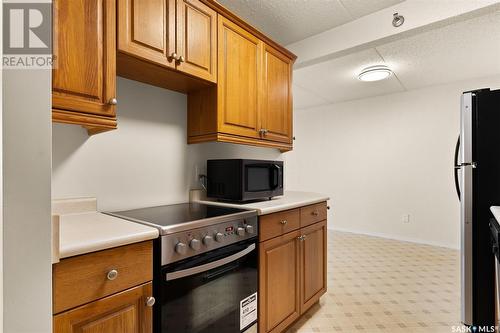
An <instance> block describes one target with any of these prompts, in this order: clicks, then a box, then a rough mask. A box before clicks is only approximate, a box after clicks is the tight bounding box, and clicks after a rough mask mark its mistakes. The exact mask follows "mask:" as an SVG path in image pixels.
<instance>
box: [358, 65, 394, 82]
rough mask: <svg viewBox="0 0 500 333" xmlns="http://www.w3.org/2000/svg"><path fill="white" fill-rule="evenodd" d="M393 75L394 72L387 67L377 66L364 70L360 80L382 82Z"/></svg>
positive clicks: (360, 74)
mask: <svg viewBox="0 0 500 333" xmlns="http://www.w3.org/2000/svg"><path fill="white" fill-rule="evenodd" d="M391 75H392V71H391V69H390V68H389V67H387V66H386V65H376V66H370V67H366V68H364V69H363V70H362V71H361V72H360V73H359V74H358V79H359V80H360V81H365V82H373V81H380V80H383V79H387V78H388V77H389V76H391Z"/></svg>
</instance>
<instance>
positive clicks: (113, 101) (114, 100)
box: [108, 97, 118, 105]
mask: <svg viewBox="0 0 500 333" xmlns="http://www.w3.org/2000/svg"><path fill="white" fill-rule="evenodd" d="M108 103H109V104H110V105H116V104H118V100H117V99H116V98H115V97H113V98H111V99H110V100H109V101H108Z"/></svg>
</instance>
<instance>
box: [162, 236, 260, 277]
mask: <svg viewBox="0 0 500 333" xmlns="http://www.w3.org/2000/svg"><path fill="white" fill-rule="evenodd" d="M253 250H255V244H251V245H249V246H248V247H247V248H246V249H244V250H242V251H240V252H238V253H235V254H233V255H230V256H229V257H226V258H222V259H219V260H216V261H212V262H209V263H208V264H204V265H200V266H196V267H192V268H188V269H183V270H181V271H177V272H172V273H167V274H166V279H167V281H172V280H176V279H180V278H183V277H186V276H191V275H195V274H199V273H202V272H205V271H209V270H211V269H214V268H217V267H220V266H224V265H226V264H229V263H230V262H233V261H236V260H238V259H240V258H243V257H244V256H246V255H247V254H249V253H250V252H252V251H253Z"/></svg>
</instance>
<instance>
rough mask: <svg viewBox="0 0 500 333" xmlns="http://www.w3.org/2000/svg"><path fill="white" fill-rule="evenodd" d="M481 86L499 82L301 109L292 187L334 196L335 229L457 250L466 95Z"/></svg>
mask: <svg viewBox="0 0 500 333" xmlns="http://www.w3.org/2000/svg"><path fill="white" fill-rule="evenodd" d="M483 87H491V88H494V87H500V77H490V78H484V79H477V80H471V81H467V82H458V83H453V84H449V85H443V86H434V87H428V88H424V89H420V90H414V91H408V92H404V93H397V94H391V95H386V96H379V97H374V98H367V99H362V100H356V101H350V102H345V103H340V104H333V105H328V106H322V107H317V108H312V109H307V110H299V111H296V112H295V123H294V126H295V136H296V137H297V141H296V142H295V149H294V151H293V152H292V153H291V154H290V155H289V156H287V161H288V166H289V167H288V182H289V188H296V189H304V190H311V191H319V192H323V193H326V194H328V195H329V196H330V197H331V199H332V200H331V203H330V205H331V207H332V208H333V209H332V210H330V211H329V227H330V228H336V229H341V230H347V231H353V232H359V233H368V234H373V235H379V236H385V237H389V238H396V239H403V240H410V241H417V242H423V243H429V244H436V245H441V246H446V247H452V248H458V247H459V202H458V199H457V195H456V193H455V187H454V179H453V172H452V171H453V154H454V147H455V143H456V140H457V136H458V134H459V121H460V120H459V116H460V114H459V110H460V94H461V92H462V91H466V90H470V89H477V88H483ZM404 214H410V223H408V224H404V223H403V222H402V217H403V215H404Z"/></svg>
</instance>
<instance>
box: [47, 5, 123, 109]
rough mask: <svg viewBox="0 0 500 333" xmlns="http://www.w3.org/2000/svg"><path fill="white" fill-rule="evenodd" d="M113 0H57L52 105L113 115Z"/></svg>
mask: <svg viewBox="0 0 500 333" xmlns="http://www.w3.org/2000/svg"><path fill="white" fill-rule="evenodd" d="M115 12H116V8H115V1H114V0H80V1H65V0H56V1H54V39H55V47H54V55H55V56H56V66H55V68H54V70H53V77H52V107H53V108H54V109H60V110H71V111H78V112H83V113H91V114H97V115H104V116H114V115H115V107H114V105H112V103H110V100H111V99H112V98H114V97H115V96H116V79H115V77H116V26H115V21H116V18H115V14H116V13H115Z"/></svg>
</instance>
